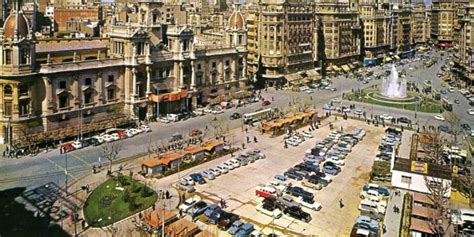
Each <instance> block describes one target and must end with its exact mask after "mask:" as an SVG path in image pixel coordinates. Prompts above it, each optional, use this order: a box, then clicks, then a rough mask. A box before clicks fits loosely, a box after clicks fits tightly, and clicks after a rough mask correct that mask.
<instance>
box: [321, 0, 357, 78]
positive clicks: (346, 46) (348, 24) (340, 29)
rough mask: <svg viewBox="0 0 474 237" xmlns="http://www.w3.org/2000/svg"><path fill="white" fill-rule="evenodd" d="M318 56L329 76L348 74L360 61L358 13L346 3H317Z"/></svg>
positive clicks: (328, 0)
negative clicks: (341, 72) (333, 73)
mask: <svg viewBox="0 0 474 237" xmlns="http://www.w3.org/2000/svg"><path fill="white" fill-rule="evenodd" d="M316 10H317V11H316V12H317V23H316V27H317V31H318V36H320V37H319V41H318V43H319V47H318V48H319V49H320V52H319V55H321V60H323V63H324V68H325V69H326V70H327V71H328V72H336V73H337V72H340V71H341V70H342V71H350V67H351V66H352V65H353V64H357V63H358V61H360V56H361V40H360V39H361V35H362V30H361V25H360V19H359V13H358V12H357V9H355V7H352V6H351V5H350V4H349V3H348V2H339V1H333V0H320V1H318V2H317V3H316Z"/></svg>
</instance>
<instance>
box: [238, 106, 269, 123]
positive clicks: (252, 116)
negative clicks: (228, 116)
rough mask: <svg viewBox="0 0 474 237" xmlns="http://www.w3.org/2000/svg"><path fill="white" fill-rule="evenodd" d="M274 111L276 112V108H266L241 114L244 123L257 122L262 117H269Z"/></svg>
mask: <svg viewBox="0 0 474 237" xmlns="http://www.w3.org/2000/svg"><path fill="white" fill-rule="evenodd" d="M275 112H276V109H274V108H268V109H262V110H257V111H255V112H253V113H246V114H244V116H243V120H244V124H251V123H254V122H258V121H260V120H262V119H267V118H270V117H272V116H273V115H274V113H275Z"/></svg>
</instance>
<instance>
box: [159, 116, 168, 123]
mask: <svg viewBox="0 0 474 237" xmlns="http://www.w3.org/2000/svg"><path fill="white" fill-rule="evenodd" d="M160 122H161V123H170V122H171V121H170V120H169V119H168V118H166V117H161V118H160Z"/></svg>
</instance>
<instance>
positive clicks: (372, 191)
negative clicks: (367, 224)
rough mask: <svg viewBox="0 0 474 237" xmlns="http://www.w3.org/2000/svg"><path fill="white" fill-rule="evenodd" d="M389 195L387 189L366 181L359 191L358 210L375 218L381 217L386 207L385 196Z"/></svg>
mask: <svg viewBox="0 0 474 237" xmlns="http://www.w3.org/2000/svg"><path fill="white" fill-rule="evenodd" d="M389 195H390V192H389V191H388V189H386V188H383V187H380V186H379V185H378V184H374V183H368V184H366V185H364V187H363V188H362V191H361V192H360V198H361V201H360V204H359V211H361V213H362V214H367V215H369V216H371V217H374V218H375V219H381V218H382V217H383V216H384V215H385V211H386V209H387V200H386V199H387V198H388V196H389Z"/></svg>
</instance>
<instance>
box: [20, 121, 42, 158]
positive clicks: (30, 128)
mask: <svg viewBox="0 0 474 237" xmlns="http://www.w3.org/2000/svg"><path fill="white" fill-rule="evenodd" d="M38 126H39V122H38V121H36V120H31V121H28V122H27V123H26V124H25V125H24V126H21V127H20V129H19V131H20V133H21V140H22V142H23V143H25V144H24V145H26V146H28V152H32V151H31V147H32V146H33V145H34V144H36V143H38V142H39V141H38V135H39V133H38V130H37V129H38Z"/></svg>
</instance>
